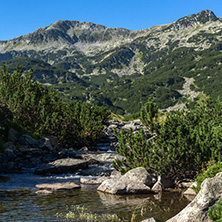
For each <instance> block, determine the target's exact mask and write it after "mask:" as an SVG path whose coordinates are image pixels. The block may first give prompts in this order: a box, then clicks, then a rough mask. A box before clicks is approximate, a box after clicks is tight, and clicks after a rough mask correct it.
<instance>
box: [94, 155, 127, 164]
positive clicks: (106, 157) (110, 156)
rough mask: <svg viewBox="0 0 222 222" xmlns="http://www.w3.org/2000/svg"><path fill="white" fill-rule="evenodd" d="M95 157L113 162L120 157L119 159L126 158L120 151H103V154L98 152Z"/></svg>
mask: <svg viewBox="0 0 222 222" xmlns="http://www.w3.org/2000/svg"><path fill="white" fill-rule="evenodd" d="M94 158H95V159H97V160H98V161H100V162H113V161H114V160H116V159H119V160H123V159H125V157H124V156H122V155H120V154H118V153H101V154H97V155H96V156H95V157H94Z"/></svg>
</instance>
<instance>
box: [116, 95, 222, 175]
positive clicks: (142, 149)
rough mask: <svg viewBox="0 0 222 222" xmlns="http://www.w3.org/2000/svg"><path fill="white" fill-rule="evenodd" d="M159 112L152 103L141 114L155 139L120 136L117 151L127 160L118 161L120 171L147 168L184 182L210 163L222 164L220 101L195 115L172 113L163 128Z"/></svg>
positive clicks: (208, 102) (201, 106)
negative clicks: (221, 161)
mask: <svg viewBox="0 0 222 222" xmlns="http://www.w3.org/2000/svg"><path fill="white" fill-rule="evenodd" d="M157 111H158V109H157V107H156V106H155V104H152V100H149V101H148V103H147V104H146V106H145V107H144V108H143V109H142V111H141V117H142V118H141V121H142V122H143V123H144V124H145V125H146V126H147V128H148V129H149V130H150V131H151V132H155V134H154V135H155V136H153V137H152V138H149V137H147V136H146V135H147V133H145V132H143V131H141V132H139V133H138V134H133V133H129V134H127V133H125V132H120V133H119V134H117V136H118V137H119V141H120V142H119V147H117V149H116V151H117V152H118V153H120V154H122V155H124V156H125V157H126V160H122V161H120V160H116V161H114V167H115V168H116V169H117V170H120V171H126V170H129V169H132V168H134V167H136V166H141V164H143V166H144V167H145V168H146V169H147V170H152V171H154V172H156V173H158V174H165V175H166V176H172V177H174V178H177V179H183V178H185V177H186V178H188V177H190V178H193V177H194V176H195V174H196V173H197V172H199V171H200V170H201V169H202V168H203V166H204V164H206V163H207V162H208V161H212V160H215V161H219V160H221V153H222V126H221V122H222V103H221V102H220V101H219V100H217V102H216V103H213V102H212V100H211V99H209V98H207V99H206V100H205V101H201V102H200V103H199V104H198V105H196V107H195V108H194V110H192V111H189V110H185V109H184V110H181V111H176V112H173V113H168V114H167V116H166V119H165V120H164V122H163V123H162V124H159V123H158V121H157V117H158V112H157ZM139 140H141V141H139ZM135 159H137V160H138V161H135Z"/></svg>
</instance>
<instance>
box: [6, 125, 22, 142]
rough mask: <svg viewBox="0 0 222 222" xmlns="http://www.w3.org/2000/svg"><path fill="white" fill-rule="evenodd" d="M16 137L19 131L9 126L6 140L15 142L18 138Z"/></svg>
mask: <svg viewBox="0 0 222 222" xmlns="http://www.w3.org/2000/svg"><path fill="white" fill-rule="evenodd" d="M18 137H19V133H18V132H17V131H16V130H14V129H13V128H10V129H9V131H8V141H11V142H13V143H15V142H16V141H17V140H18Z"/></svg>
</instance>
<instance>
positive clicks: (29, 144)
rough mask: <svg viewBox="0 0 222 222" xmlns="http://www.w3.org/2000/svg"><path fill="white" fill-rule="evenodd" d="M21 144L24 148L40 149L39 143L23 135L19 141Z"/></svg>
mask: <svg viewBox="0 0 222 222" xmlns="http://www.w3.org/2000/svg"><path fill="white" fill-rule="evenodd" d="M18 142H19V144H20V145H21V146H22V147H28V148H39V146H40V144H39V141H38V140H36V139H34V138H32V137H31V136H30V135H27V134H23V135H22V136H20V137H19V139H18Z"/></svg>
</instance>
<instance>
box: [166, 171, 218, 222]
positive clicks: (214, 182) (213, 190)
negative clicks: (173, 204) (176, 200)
mask: <svg viewBox="0 0 222 222" xmlns="http://www.w3.org/2000/svg"><path fill="white" fill-rule="evenodd" d="M221 196H222V172H221V173H218V174H217V175H216V176H215V177H213V178H207V179H205V180H204V182H203V183H202V184H201V190H200V191H199V193H198V194H197V196H196V197H195V199H194V200H193V201H192V202H191V203H190V204H188V205H187V207H186V208H184V209H183V210H182V211H181V212H180V213H178V214H177V215H176V216H174V217H173V218H171V219H169V220H168V221H167V222H196V221H203V222H208V221H209V222H210V221H211V220H210V218H209V217H208V209H209V207H211V206H213V205H214V204H215V203H217V201H218V200H219V199H220V198H221Z"/></svg>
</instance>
